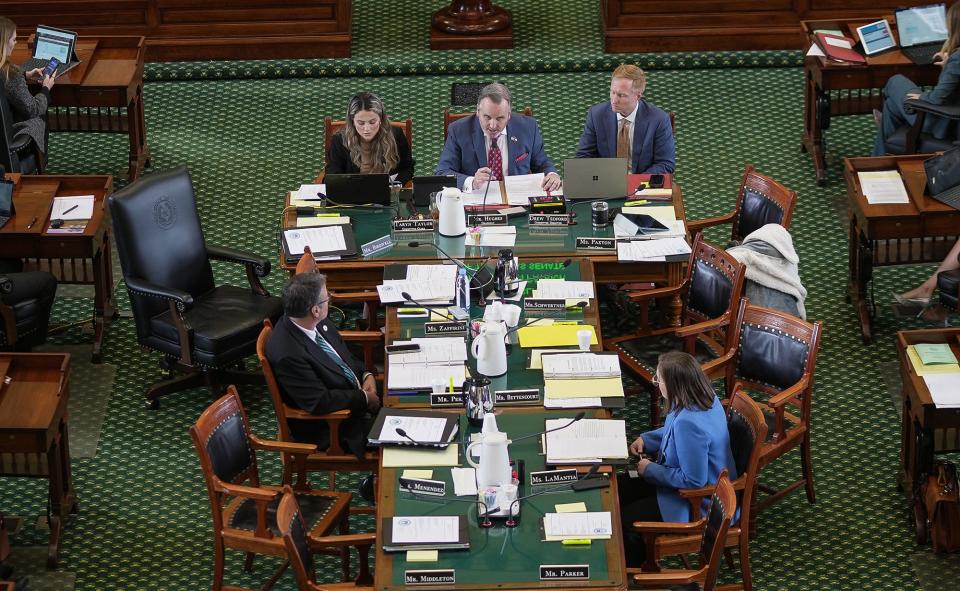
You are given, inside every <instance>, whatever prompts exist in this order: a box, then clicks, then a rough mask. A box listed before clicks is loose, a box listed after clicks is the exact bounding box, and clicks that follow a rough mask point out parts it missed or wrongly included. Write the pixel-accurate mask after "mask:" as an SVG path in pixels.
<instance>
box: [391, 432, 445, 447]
mask: <svg viewBox="0 0 960 591" xmlns="http://www.w3.org/2000/svg"><path fill="white" fill-rule="evenodd" d="M394 430H395V431H396V432H397V435H399V436H400V437H404V438H406V439H409V440H410V441H411V442H412V443H413V444H414V445H420V446H423V447H439V448H446V447H447V446H448V445H450V442H449V441H448V442H447V443H446V444H443V443H427V442H426V441H417V440H416V439H414V438H413V437H410V436H409V435H407V432H406V430H405V429H403V428H402V427H397V428H396V429H394Z"/></svg>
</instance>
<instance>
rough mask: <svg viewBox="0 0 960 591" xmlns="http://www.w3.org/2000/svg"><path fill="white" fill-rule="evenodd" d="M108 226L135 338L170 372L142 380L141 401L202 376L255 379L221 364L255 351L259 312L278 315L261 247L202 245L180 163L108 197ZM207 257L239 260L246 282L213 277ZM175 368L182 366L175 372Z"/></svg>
mask: <svg viewBox="0 0 960 591" xmlns="http://www.w3.org/2000/svg"><path fill="white" fill-rule="evenodd" d="M109 204H110V215H111V217H112V219H113V235H114V240H115V243H116V245H117V255H118V256H119V258H120V266H121V267H122V268H123V278H124V282H125V283H126V286H127V291H128V292H129V294H130V304H131V307H132V308H133V318H134V321H135V323H136V327H137V341H138V342H139V343H140V346H141V347H143V348H145V349H150V350H153V351H158V352H160V353H162V354H163V361H162V362H161V367H163V368H164V369H166V370H167V371H168V372H169V379H168V380H166V381H163V382H160V383H158V384H155V385H153V386H151V387H150V389H149V390H147V404H148V406H150V407H151V408H156V407H157V405H158V402H157V400H158V398H159V397H160V396H163V395H164V394H168V393H170V392H176V391H179V390H184V389H187V388H195V387H198V386H203V385H206V386H207V387H208V388H209V389H210V390H211V391H212V392H214V393H215V394H217V393H219V392H220V391H221V390H222V388H221V386H222V385H225V384H227V383H260V384H262V383H263V378H262V377H261V376H259V375H257V374H247V373H242V372H237V371H228V370H229V368H233V367H235V366H238V365H240V364H241V363H242V360H243V358H244V357H247V356H248V355H252V354H253V353H254V346H255V345H256V342H257V335H258V334H259V332H260V326H261V325H262V324H263V320H264V318H269V319H273V320H275V319H277V318H279V317H280V314H281V312H282V305H281V302H280V298H276V297H272V296H270V294H269V293H267V290H266V289H264V287H263V285H262V284H261V283H260V278H261V277H264V276H266V275H267V274H268V273H269V272H270V261H268V260H267V259H266V258H264V257H260V256H257V255H254V254H250V253H247V252H243V251H240V250H236V249H233V248H226V247H222V246H213V245H208V244H207V243H206V241H205V240H204V236H203V230H202V229H201V227H200V218H199V216H198V215H197V206H196V201H195V199H194V194H193V185H192V183H191V180H190V174H189V172H187V169H186V168H177V169H174V170H171V171H167V172H161V173H156V174H152V175H150V176H146V177H142V178H141V179H140V180H138V181H137V182H136V183H133V184H132V185H130V186H128V187H127V188H125V189H124V190H122V191H120V192H118V193H115V194H113V195H111V196H110V198H109ZM211 259H216V260H222V261H227V262H230V263H239V264H241V265H243V266H244V267H245V269H246V274H247V280H248V282H249V287H246V288H240V287H234V286H230V285H219V286H218V285H216V284H215V283H214V280H213V270H212V268H211V266H210V261H211ZM177 370H180V371H182V372H185V374H186V375H183V376H180V377H177V378H175V377H174V374H175V372H176V371H177Z"/></svg>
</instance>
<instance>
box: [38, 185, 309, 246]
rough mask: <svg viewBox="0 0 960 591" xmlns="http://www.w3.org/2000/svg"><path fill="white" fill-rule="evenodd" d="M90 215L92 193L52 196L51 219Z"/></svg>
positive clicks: (83, 217)
mask: <svg viewBox="0 0 960 591" xmlns="http://www.w3.org/2000/svg"><path fill="white" fill-rule="evenodd" d="M92 217H93V195H79V196H76V197H54V198H53V209H52V210H51V211H50V219H51V220H89V219H90V218H92ZM301 252H302V251H301Z"/></svg>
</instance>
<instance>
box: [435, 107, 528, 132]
mask: <svg viewBox="0 0 960 591" xmlns="http://www.w3.org/2000/svg"><path fill="white" fill-rule="evenodd" d="M476 113H477V110H476V109H474V110H472V111H467V112H465V113H451V112H450V109H444V110H443V139H444V141H446V139H447V129H449V127H450V124H451V123H453V122H454V121H457V120H458V119H463V118H464V117H469V116H470V115H475V114H476ZM515 114H517V115H526V116H527V117H532V116H533V108H532V107H530V105H527V106H526V107H524V108H523V110H522V111H520V112H519V113H515Z"/></svg>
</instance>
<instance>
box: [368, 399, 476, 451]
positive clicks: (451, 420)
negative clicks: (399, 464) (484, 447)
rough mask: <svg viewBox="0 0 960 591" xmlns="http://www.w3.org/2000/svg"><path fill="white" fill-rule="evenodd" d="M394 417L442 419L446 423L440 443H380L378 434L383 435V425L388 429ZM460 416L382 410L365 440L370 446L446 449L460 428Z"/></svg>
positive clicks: (422, 411) (390, 409)
mask: <svg viewBox="0 0 960 591" xmlns="http://www.w3.org/2000/svg"><path fill="white" fill-rule="evenodd" d="M394 417H425V418H434V419H444V420H446V421H447V423H446V424H445V425H444V426H443V434H442V435H441V436H440V441H420V442H417V443H414V442H413V441H410V440H409V439H407V440H404V441H382V440H381V439H380V434H381V433H383V429H384V425H386V427H387V428H388V429H390V428H391V427H390V419H391V418H394ZM459 418H460V415H455V414H451V413H446V412H437V411H430V410H407V409H399V408H382V409H380V413H379V414H377V419H376V421H374V423H373V426H371V427H370V433H369V435H368V436H367V440H368V441H369V443H370V445H413V446H418V447H439V448H446V447H447V446H448V445H450V443H451V442H452V441H453V438H454V436H455V435H456V434H457V431H458V430H459V428H460V422H459Z"/></svg>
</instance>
